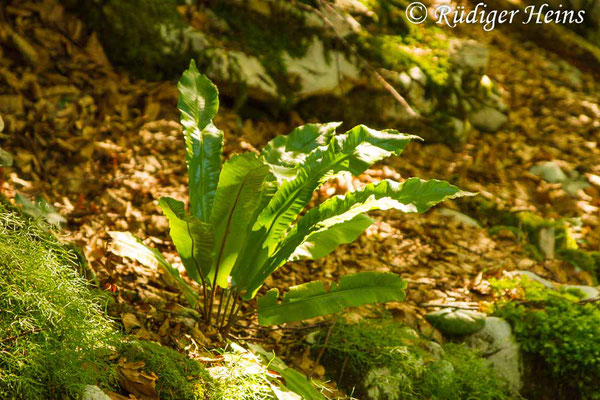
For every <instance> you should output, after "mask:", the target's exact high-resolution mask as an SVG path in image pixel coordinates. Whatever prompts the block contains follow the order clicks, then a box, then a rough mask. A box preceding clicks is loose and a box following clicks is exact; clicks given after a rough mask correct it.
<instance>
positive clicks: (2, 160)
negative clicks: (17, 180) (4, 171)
mask: <svg viewBox="0 0 600 400" xmlns="http://www.w3.org/2000/svg"><path fill="white" fill-rule="evenodd" d="M12 163H13V158H12V156H11V155H10V153H9V152H7V151H4V150H2V147H0V168H1V167H10V166H11V165H12Z"/></svg>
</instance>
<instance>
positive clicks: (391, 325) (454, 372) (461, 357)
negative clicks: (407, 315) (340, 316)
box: [315, 319, 509, 400]
mask: <svg viewBox="0 0 600 400" xmlns="http://www.w3.org/2000/svg"><path fill="white" fill-rule="evenodd" d="M325 336H326V334H325V333H323V334H321V335H320V336H319V337H318V340H317V345H316V346H315V347H316V348H317V349H319V348H322V347H324V353H323V359H322V360H323V362H324V364H325V366H326V367H327V369H328V373H329V374H330V375H331V378H332V379H337V380H338V385H339V386H340V387H342V388H344V389H345V390H346V391H348V392H352V391H353V390H354V392H353V393H354V396H358V398H368V397H367V396H368V395H367V390H368V389H370V390H371V392H370V395H371V396H372V395H373V393H374V391H378V392H379V394H380V395H384V396H387V397H385V398H388V399H424V398H428V399H447V400H451V399H457V400H458V399H466V398H473V399H475V398H476V399H506V398H509V395H508V393H507V391H506V389H505V386H504V384H503V382H501V381H500V380H499V379H498V378H497V377H496V376H495V375H494V373H493V371H492V370H491V369H489V367H488V366H487V365H486V364H485V362H484V360H483V359H481V358H480V357H478V356H477V355H476V354H474V353H473V352H472V351H470V350H469V349H467V348H466V347H464V346H462V345H446V346H444V347H443V349H442V348H441V347H440V348H439V349H438V350H435V347H434V346H435V344H432V343H431V342H429V341H428V340H426V339H424V338H422V337H420V336H419V335H418V334H417V333H416V332H415V331H413V330H411V329H409V328H407V327H405V326H403V325H401V324H398V323H396V322H394V321H392V320H389V319H383V320H372V321H363V322H360V323H358V324H353V325H350V324H345V323H338V324H336V325H335V326H334V327H333V328H332V330H331V333H330V335H329V340H328V342H327V345H325V344H324V341H325ZM440 352H441V354H439V353H440ZM368 381H370V382H371V384H370V385H369V388H367V387H364V386H362V384H361V382H368ZM357 385H358V386H357ZM355 386H356V387H355Z"/></svg>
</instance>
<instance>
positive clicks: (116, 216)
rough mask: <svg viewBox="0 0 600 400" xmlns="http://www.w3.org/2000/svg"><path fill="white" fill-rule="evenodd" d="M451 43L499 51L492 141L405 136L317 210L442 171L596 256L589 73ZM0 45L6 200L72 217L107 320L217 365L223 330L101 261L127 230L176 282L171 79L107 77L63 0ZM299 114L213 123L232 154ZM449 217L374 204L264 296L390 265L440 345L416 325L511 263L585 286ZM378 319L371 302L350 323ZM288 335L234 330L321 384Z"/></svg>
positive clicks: (8, 28) (11, 14)
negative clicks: (375, 208) (501, 112)
mask: <svg viewBox="0 0 600 400" xmlns="http://www.w3.org/2000/svg"><path fill="white" fill-rule="evenodd" d="M458 34H459V35H465V36H469V37H471V38H475V39H477V40H479V41H481V42H483V43H486V44H487V45H488V46H489V47H490V48H491V50H492V51H491V55H492V56H491V60H490V66H489V71H488V74H489V76H490V77H491V78H492V79H494V80H495V81H496V82H498V84H499V86H500V87H502V88H503V90H504V94H505V99H506V101H507V105H508V108H509V111H508V113H509V120H510V122H509V124H508V125H507V126H506V127H505V128H503V129H502V130H500V131H499V132H496V133H494V134H484V133H479V132H477V131H475V132H473V135H472V138H471V139H470V140H469V143H468V144H467V145H466V146H464V147H463V148H462V149H460V150H455V149H452V148H450V147H448V146H446V145H443V144H421V143H412V144H411V145H410V146H409V147H408V148H407V150H406V151H405V152H404V154H403V156H402V158H401V159H397V160H390V161H389V162H387V163H386V164H380V165H378V166H377V167H375V168H373V169H371V170H368V171H367V172H366V173H365V174H363V175H361V176H360V177H359V178H358V179H348V178H340V179H338V180H335V181H333V182H330V183H328V184H327V185H325V186H324V187H323V188H322V189H321V190H320V191H319V192H318V193H317V194H316V195H315V201H321V200H323V199H324V198H326V197H328V196H331V195H334V194H339V193H343V192H345V191H346V190H347V189H349V188H350V189H351V188H354V187H360V186H362V185H364V184H366V183H368V182H370V181H372V180H374V179H375V178H377V179H379V178H392V179H403V178H407V177H410V176H420V177H422V178H439V179H447V180H450V181H451V182H452V183H454V184H456V185H458V186H459V187H461V188H462V189H464V190H469V191H475V192H479V196H481V197H483V198H485V199H487V200H490V201H492V202H494V203H495V204H496V206H497V207H499V209H503V210H511V211H525V210H527V211H532V212H534V213H536V214H539V215H541V216H544V217H546V218H564V217H568V218H573V219H577V220H578V221H579V226H578V228H577V230H576V232H575V234H576V237H577V239H578V240H579V242H580V245H581V247H582V248H583V249H588V250H593V249H598V247H599V244H600V227H599V226H600V212H599V210H600V178H599V177H600V162H599V160H600V148H598V142H600V99H599V97H600V95H599V93H600V90H599V88H598V85H599V83H598V82H597V81H596V80H595V77H594V76H593V75H592V74H590V73H588V72H585V71H583V72H582V73H581V80H582V82H581V85H576V86H573V85H572V84H571V83H570V82H569V80H568V79H566V78H565V74H564V73H563V72H561V71H560V70H559V69H557V68H556V65H559V64H560V62H562V61H561V60H559V59H558V57H557V56H555V55H553V54H551V53H549V52H547V51H546V50H544V49H541V48H539V47H535V46H534V45H533V44H530V43H527V42H523V41H522V40H520V39H519V37H518V36H517V33H514V32H506V31H503V30H494V31H492V32H486V33H485V34H484V33H483V32H479V31H477V29H476V28H472V29H471V28H469V27H467V26H465V27H463V28H461V30H460V31H458ZM0 46H1V48H2V52H1V53H0V82H1V83H0V84H1V85H2V93H1V94H0V113H1V115H2V119H3V121H4V123H5V125H6V127H5V129H4V133H0V139H1V140H2V148H3V149H4V150H6V151H8V152H9V153H10V154H12V155H13V157H14V164H13V167H12V168H4V169H0V178H1V179H0V192H1V193H2V194H3V195H5V196H7V197H9V198H14V197H15V195H16V194H17V193H22V194H24V195H27V196H28V197H29V198H35V197H36V196H38V195H42V196H43V198H46V199H47V200H48V201H49V206H51V207H54V208H56V210H58V211H59V212H60V213H61V214H62V215H63V216H64V217H65V218H66V220H67V224H66V231H65V232H66V235H65V236H67V239H68V240H69V241H72V242H73V243H74V244H76V245H78V246H80V247H81V248H82V249H83V252H84V253H85V256H86V257H87V259H88V261H89V263H90V267H91V270H92V271H93V272H94V274H95V275H96V276H97V278H98V280H99V283H100V287H109V288H110V291H114V295H113V296H114V300H115V302H114V305H113V306H111V307H110V312H111V313H112V314H113V315H114V316H116V317H119V318H121V321H122V323H123V324H124V327H125V330H126V332H128V333H130V334H131V335H132V336H135V337H138V338H143V339H150V340H154V341H157V342H161V343H163V344H166V345H171V346H174V347H176V348H179V349H181V350H186V351H188V352H191V353H194V354H196V356H198V357H211V356H210V355H209V353H208V352H207V350H208V349H210V348H212V347H215V346H220V345H223V338H221V337H219V335H218V334H217V333H216V332H211V331H207V330H204V329H203V328H202V327H201V326H199V325H198V323H197V322H196V319H195V318H194V313H193V310H191V311H190V309H189V307H188V304H187V303H186V302H185V300H184V298H183V296H182V295H181V294H180V293H179V292H178V291H177V289H176V287H175V286H174V285H173V284H172V282H170V281H169V279H168V277H167V276H165V275H164V274H163V273H162V271H160V270H159V269H151V268H146V267H143V266H141V265H140V264H137V263H135V262H131V261H127V260H125V259H121V258H120V257H117V256H115V255H114V254H111V253H109V252H108V251H107V249H108V245H107V243H108V241H109V235H108V231H113V230H117V231H131V232H133V233H134V234H136V235H137V236H139V237H142V238H145V242H146V244H149V245H151V246H154V247H157V248H159V249H160V250H161V251H162V252H163V254H165V256H166V258H167V259H168V261H169V262H171V263H173V265H175V266H177V267H179V269H180V271H181V272H182V274H183V275H184V276H185V273H184V269H183V268H182V266H181V262H180V260H179V259H178V258H177V255H176V252H175V249H174V247H173V245H172V243H171V242H170V239H169V237H168V223H167V221H166V218H165V217H164V216H162V213H161V212H160V210H159V207H158V202H157V200H158V199H159V198H160V197H161V196H164V195H169V196H172V197H174V198H177V199H180V200H187V198H186V197H187V189H186V187H187V184H186V182H185V179H186V174H185V169H184V168H185V167H184V166H183V163H182V162H181V157H182V152H181V140H182V135H181V126H180V125H179V122H178V120H179V116H178V112H177V109H176V103H177V90H176V87H175V86H174V84H173V83H171V82H147V81H142V80H136V79H134V78H131V77H130V76H128V75H127V74H126V73H125V72H122V71H119V70H117V69H114V68H113V67H112V66H111V64H110V62H109V61H108V58H107V57H106V54H105V53H104V51H103V49H102V46H101V44H100V42H99V41H98V39H97V37H96V35H95V34H94V33H92V34H90V35H87V34H86V33H85V29H84V26H83V23H82V22H81V21H80V20H78V19H77V18H75V17H73V16H71V15H68V14H67V13H66V12H65V11H64V9H63V8H62V7H61V6H60V4H59V3H58V2H57V1H56V0H45V1H43V2H34V1H25V2H19V3H16V2H15V3H14V4H10V5H9V6H7V8H6V18H5V19H4V20H2V21H0ZM304 122H312V121H302V120H301V119H300V117H299V116H298V115H297V114H296V113H294V112H290V113H289V115H287V116H284V117H283V118H280V119H279V120H278V121H266V120H259V121H253V120H248V119H246V120H244V119H242V118H241V117H240V116H239V115H237V114H236V113H234V112H232V111H227V110H223V112H221V113H220V115H219V116H218V117H217V118H216V121H215V123H216V125H217V126H219V128H221V129H222V130H223V131H224V132H225V136H226V138H225V148H224V154H225V156H226V157H229V156H231V155H232V154H235V153H238V152H241V151H246V150H256V148H260V147H261V146H262V145H264V143H266V141H268V140H269V139H271V138H272V137H273V136H274V135H276V134H282V133H287V132H289V131H291V129H292V128H293V127H295V126H297V125H299V124H301V123H304ZM549 161H553V162H555V163H557V164H558V165H560V167H561V169H562V171H564V173H565V174H566V175H567V176H569V177H571V178H573V179H575V178H577V179H579V178H578V177H580V178H581V180H584V181H586V182H587V183H588V184H587V185H585V186H583V185H582V186H581V188H578V189H577V188H576V189H577V190H575V191H572V192H569V191H567V190H566V188H565V187H564V186H563V185H561V184H560V183H559V184H557V183H552V182H546V181H544V180H543V179H542V178H541V177H539V176H535V175H533V174H531V173H530V172H529V171H530V169H531V168H532V167H533V166H535V165H540V164H543V163H546V162H549ZM444 207H445V208H447V209H449V210H452V211H454V213H447V212H446V213H444V212H441V211H440V210H439V209H434V210H432V211H430V212H428V213H426V214H424V215H411V214H402V213H399V212H393V211H386V212H377V213H375V214H374V217H375V220H376V222H375V224H374V225H373V226H372V227H371V228H369V229H368V230H367V232H366V233H365V234H364V235H362V236H361V237H360V238H359V239H358V240H357V241H356V242H354V243H351V244H348V245H344V246H341V247H340V248H338V249H337V250H336V251H334V252H333V253H332V254H331V255H329V256H328V257H326V258H324V259H320V260H317V261H306V262H293V263H289V264H287V265H286V266H284V267H282V268H281V269H280V270H279V271H277V272H276V273H275V274H274V276H273V278H270V279H269V280H268V281H267V284H266V285H265V286H266V287H268V288H269V287H279V288H286V287H288V286H290V285H296V284H300V283H304V282H306V281H308V280H313V279H317V278H323V279H324V280H332V279H336V280H337V279H339V277H340V276H342V275H344V274H346V273H351V272H357V271H363V270H376V271H392V272H395V273H399V274H401V276H402V277H403V278H404V279H406V280H407V281H408V283H409V286H408V290H407V299H406V301H405V302H403V303H391V304H388V305H386V306H385V308H386V309H387V310H389V311H390V312H391V313H392V315H393V316H394V318H396V319H398V320H401V321H403V322H405V323H406V324H408V325H410V326H412V327H414V328H417V329H419V330H420V331H421V332H424V333H426V334H430V335H433V336H434V337H439V336H440V335H439V332H437V331H435V329H433V328H432V327H431V326H430V325H429V323H428V322H427V321H425V319H424V317H423V316H424V314H425V313H426V312H427V311H428V307H427V306H428V305H435V304H445V303H455V302H460V303H461V304H467V305H474V306H475V307H478V304H480V303H478V302H481V301H486V300H490V297H489V295H488V293H489V284H487V279H489V278H490V277H498V276H502V274H503V272H504V271H511V270H516V269H520V270H522V269H525V270H529V271H533V272H535V273H537V274H538V275H540V276H543V277H545V278H548V279H551V280H554V281H558V282H563V283H565V282H569V283H577V284H589V282H591V281H592V279H591V277H590V276H589V274H588V273H586V272H583V271H577V270H575V269H574V268H572V267H570V266H568V264H567V263H565V262H563V261H559V260H555V259H551V260H545V261H543V262H542V261H538V260H536V259H534V258H533V257H532V256H531V255H530V254H529V253H527V251H526V249H524V246H523V241H522V240H521V239H520V238H519V237H518V235H516V234H514V232H512V231H510V230H506V229H501V230H499V231H498V233H497V234H496V235H491V234H490V233H489V231H488V230H487V229H486V228H485V227H483V228H481V227H477V226H474V225H473V224H470V223H465V220H464V219H463V220H462V221H461V219H460V218H457V215H458V214H459V213H461V212H463V211H464V210H462V209H464V208H465V205H464V203H463V202H461V201H448V202H446V203H445V205H444ZM457 213H458V214H457ZM470 216H471V217H473V218H475V219H476V220H477V218H478V217H479V216H478V215H473V214H470ZM113 288H114V290H113ZM424 305H425V306H424ZM373 312H374V310H372V309H370V308H367V309H363V310H360V311H358V312H357V315H369V314H370V313H373ZM320 321H322V319H317V320H316V322H317V323H319V322H320ZM289 328H290V329H289V330H283V329H264V328H258V327H257V326H256V321H251V320H245V321H242V322H241V326H239V327H238V329H237V330H236V332H235V335H238V337H239V338H240V339H246V340H249V341H259V342H261V343H262V344H263V345H265V346H267V347H268V348H275V349H276V351H277V354H280V355H281V356H283V357H284V358H285V359H287V360H288V361H290V360H291V362H292V364H293V365H295V366H296V367H298V368H299V369H300V370H304V372H307V373H311V371H312V372H315V371H316V375H317V377H321V378H322V377H323V369H322V368H319V366H315V363H314V360H313V359H312V358H311V356H310V354H308V353H306V352H299V351H298V350H297V344H298V341H299V340H301V339H302V336H303V334H304V333H306V331H304V330H302V329H301V328H302V325H301V324H290V326H289ZM294 328H299V329H297V330H295V329H294ZM141 367H143V366H139V365H137V364H132V363H129V362H127V361H126V360H120V361H119V368H120V372H121V374H120V375H121V377H124V378H126V379H125V380H126V383H125V385H129V386H131V387H129V389H128V390H129V391H130V392H131V393H133V394H134V395H135V394H136V392H137V393H141V394H142V395H145V396H150V397H149V398H152V396H154V395H155V392H154V393H153V392H152V389H153V387H154V386H153V383H154V381H155V380H156V378H157V377H156V376H153V375H147V374H144V373H142V372H140V370H141ZM126 387H127V386H126ZM115 396H119V395H117V394H115ZM114 398H118V397H114Z"/></svg>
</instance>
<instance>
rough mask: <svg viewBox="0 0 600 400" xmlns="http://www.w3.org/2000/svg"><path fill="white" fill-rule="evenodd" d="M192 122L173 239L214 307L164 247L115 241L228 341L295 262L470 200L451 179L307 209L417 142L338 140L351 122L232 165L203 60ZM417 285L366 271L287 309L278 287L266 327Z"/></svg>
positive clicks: (185, 99) (192, 93)
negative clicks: (339, 178) (185, 196)
mask: <svg viewBox="0 0 600 400" xmlns="http://www.w3.org/2000/svg"><path fill="white" fill-rule="evenodd" d="M178 88H179V103H178V107H179V109H180V111H181V123H182V125H183V133H184V138H185V145H186V150H187V157H186V160H187V167H188V176H189V195H190V210H189V211H190V212H189V213H188V212H186V208H185V205H184V203H183V202H181V201H178V200H175V199H172V198H169V197H163V198H162V199H160V202H159V205H160V207H161V208H162V210H163V212H164V214H165V215H166V216H167V218H168V219H169V224H170V235H171V238H172V240H173V243H174V244H175V247H176V248H177V251H178V253H179V256H180V257H181V260H182V262H183V265H184V266H185V269H186V271H187V274H188V276H189V277H190V278H191V279H193V280H194V281H196V282H198V283H200V285H201V287H202V301H201V302H200V301H196V299H197V298H198V295H196V294H195V293H194V292H193V291H192V290H191V289H190V288H189V287H188V286H187V285H186V284H185V282H184V281H183V280H182V278H181V277H180V276H179V274H178V272H177V270H176V269H175V268H173V267H172V266H171V265H170V264H169V263H168V262H167V261H166V260H165V258H164V257H163V256H162V255H160V253H159V252H158V251H156V250H155V249H152V248H149V247H146V246H144V245H143V244H142V242H141V241H139V240H138V239H135V238H134V237H133V236H131V235H130V234H126V233H119V232H114V233H112V237H113V239H114V243H113V251H114V252H115V253H117V254H119V255H122V256H127V257H131V258H134V259H137V260H138V261H139V262H142V263H153V264H155V265H156V264H158V265H160V266H162V267H164V268H165V269H166V270H167V271H168V272H169V273H170V274H171V275H172V276H173V277H174V278H175V279H176V280H177V282H178V284H179V285H180V286H181V288H182V289H183V290H184V292H185V293H186V295H187V297H188V298H189V299H190V301H191V302H192V303H193V304H197V305H198V308H199V309H201V312H202V314H203V316H204V318H205V321H206V323H207V324H208V325H213V326H216V327H219V328H220V329H221V330H223V331H224V332H227V331H228V330H229V328H230V326H231V324H232V323H233V322H235V321H236V319H237V318H238V314H239V311H240V309H241V304H242V302H243V301H249V300H251V299H253V298H254V297H255V296H256V294H257V292H258V290H259V289H260V287H261V286H262V285H263V283H264V282H265V280H266V279H267V277H268V276H269V275H270V274H271V273H273V272H274V271H275V270H277V269H278V268H279V267H280V266H281V265H283V264H284V263H285V262H286V261H289V260H297V259H301V258H312V259H316V258H319V257H323V256H325V255H327V254H328V253H330V252H331V251H333V250H334V249H335V248H336V247H337V246H338V245H340V244H342V243H349V242H352V241H353V240H355V239H356V238H357V237H358V236H359V235H360V234H361V233H362V232H363V231H364V230H365V229H366V228H367V227H368V226H369V225H371V223H372V222H373V221H372V220H371V219H370V218H369V217H367V216H366V215H365V214H364V213H365V212H368V211H371V210H387V209H398V210H401V211H404V212H424V211H426V210H427V209H429V208H430V207H432V206H433V205H435V204H437V203H439V202H440V201H443V200H445V199H448V198H456V197H460V196H464V195H466V194H468V193H465V192H462V191H460V190H459V189H458V188H457V187H455V186H452V185H450V184H449V183H447V182H444V181H438V180H430V181H424V180H421V179H418V178H411V179H408V180H407V181H405V182H403V183H399V182H394V181H390V180H384V181H381V182H378V183H373V184H369V185H367V186H365V187H363V188H361V189H359V190H356V191H354V192H351V193H347V194H346V195H345V196H338V197H334V198H331V199H329V200H326V201H324V202H323V203H321V204H319V205H318V206H316V207H314V208H312V209H310V210H308V211H307V212H306V213H305V214H304V215H302V212H303V210H304V209H305V207H306V206H307V204H308V203H309V202H310V200H311V198H312V196H313V193H314V191H315V190H316V189H318V188H319V187H320V186H321V185H322V184H323V183H325V182H326V181H328V180H329V179H331V178H333V177H335V176H336V175H338V174H340V173H346V172H350V173H352V174H354V175H358V174H360V173H362V172H364V171H365V170H366V169H367V168H369V167H370V166H371V165H372V164H373V163H375V162H378V161H380V160H382V159H384V158H386V157H389V156H392V155H399V154H400V153H402V151H403V150H404V148H405V147H406V145H407V144H408V143H409V141H410V140H411V139H415V138H416V136H410V135H405V134H402V133H399V132H397V131H394V130H383V131H377V130H373V129H370V128H367V127H366V126H363V125H360V126H357V127H355V128H353V129H351V130H349V131H348V132H346V133H344V134H336V132H335V130H336V128H337V127H338V126H339V125H340V124H339V123H328V124H307V125H304V126H301V127H299V128H296V129H295V130H294V131H292V132H291V133H290V134H289V135H287V136H278V137H276V138H275V139H273V140H271V141H270V142H269V143H268V144H267V145H266V146H265V148H264V149H263V150H262V152H261V153H260V155H256V154H254V153H250V152H247V153H244V154H239V155H235V156H233V157H232V158H231V159H230V160H228V161H227V162H225V163H224V164H223V165H221V153H222V148H223V132H221V131H220V130H219V129H217V128H216V127H215V125H214V124H213V123H212V119H213V118H214V116H215V115H216V113H217V109H218V105H219V99H218V92H217V88H216V87H215V86H214V85H213V84H212V82H210V80H209V79H208V78H206V77H205V76H204V75H201V74H200V73H199V72H198V70H197V69H196V66H195V63H194V62H193V61H192V62H191V64H190V68H189V69H188V70H187V71H185V72H184V74H183V76H182V78H181V80H180V81H179V85H178ZM405 287H406V283H405V282H404V281H403V280H402V279H401V278H400V277H399V276H397V275H395V274H392V273H382V272H360V273H356V274H350V275H346V276H344V277H342V278H341V279H340V282H339V283H338V284H336V283H334V284H332V285H331V287H330V288H329V289H328V290H327V289H326V288H325V286H324V284H323V282H318V281H317V282H309V283H306V284H303V285H299V286H295V287H292V288H290V290H289V291H288V293H287V294H286V295H285V296H284V297H283V300H282V301H281V302H278V296H279V292H278V290H277V289H271V290H269V291H268V292H267V293H266V295H264V296H263V297H260V298H258V319H259V323H261V324H263V325H268V324H281V323H285V322H292V321H298V320H302V319H307V318H312V317H316V316H320V315H325V314H331V313H335V312H338V311H341V310H342V309H343V308H344V307H349V306H361V305H364V304H368V303H375V302H386V301H401V300H403V299H404V297H405V293H404V289H405Z"/></svg>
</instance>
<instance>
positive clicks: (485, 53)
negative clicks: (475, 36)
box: [450, 39, 490, 73]
mask: <svg viewBox="0 0 600 400" xmlns="http://www.w3.org/2000/svg"><path fill="white" fill-rule="evenodd" d="M450 52H451V56H450V60H451V62H452V63H454V65H456V66H457V67H458V68H460V69H464V70H467V71H468V72H470V73H472V72H479V73H483V72H485V70H486V69H487V66H488V64H489V62H490V50H489V49H488V48H487V47H486V46H485V45H483V44H481V43H479V42H477V41H475V40H458V39H454V40H452V41H451V42H450Z"/></svg>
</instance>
